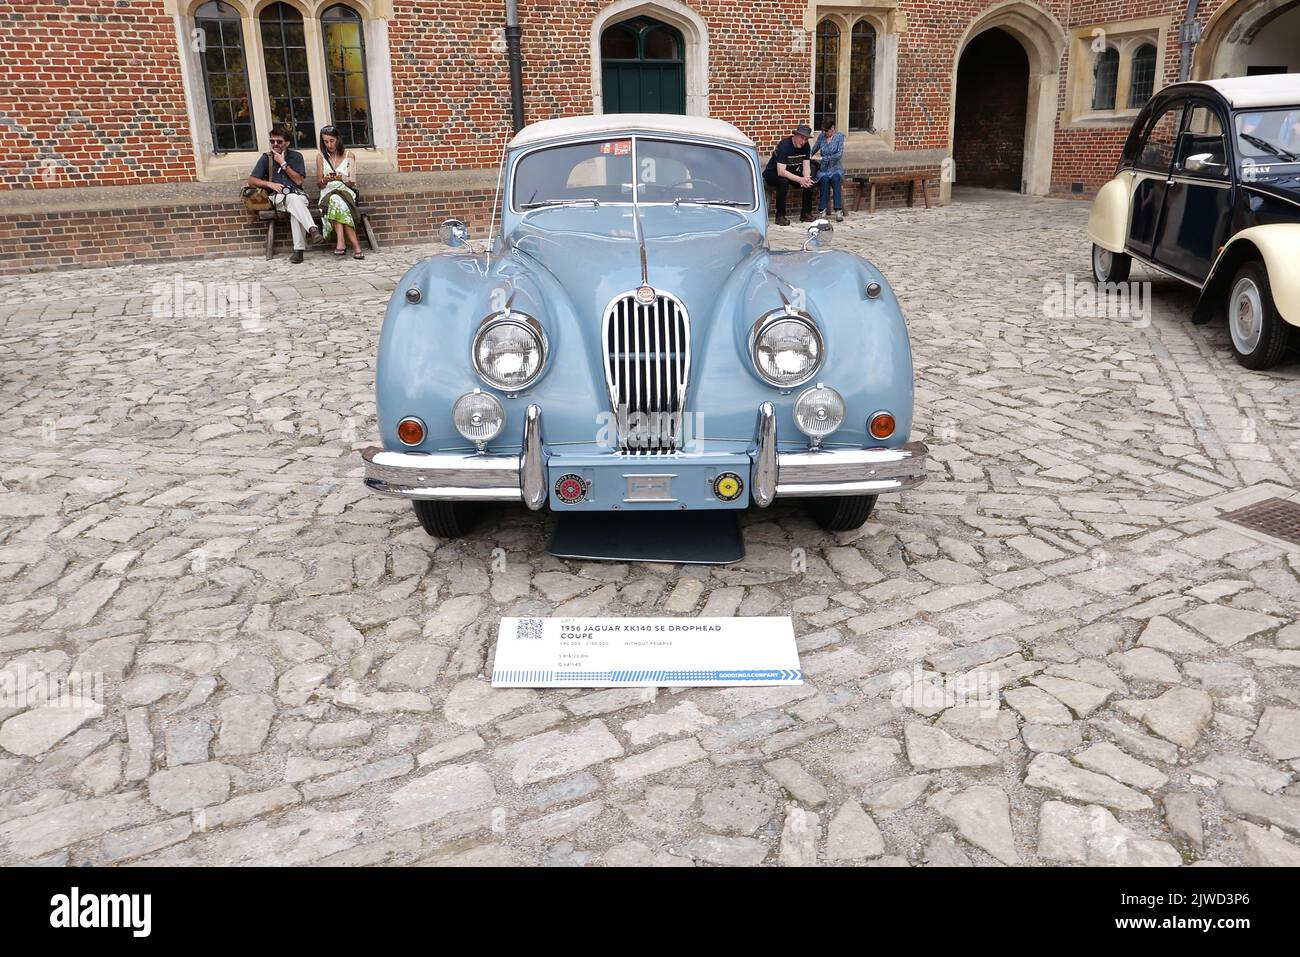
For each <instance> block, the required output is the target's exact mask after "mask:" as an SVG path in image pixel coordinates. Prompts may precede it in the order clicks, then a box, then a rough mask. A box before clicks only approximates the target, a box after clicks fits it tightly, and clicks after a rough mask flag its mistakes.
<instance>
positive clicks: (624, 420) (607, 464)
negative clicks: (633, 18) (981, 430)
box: [362, 114, 926, 537]
mask: <svg viewBox="0 0 1300 957" xmlns="http://www.w3.org/2000/svg"><path fill="white" fill-rule="evenodd" d="M503 176H504V191H503V201H502V204H501V225H500V230H499V232H498V234H497V236H496V237H495V239H494V240H493V241H492V243H491V247H490V248H488V249H484V250H476V249H474V248H473V247H472V245H471V244H470V243H469V242H468V239H467V237H466V230H465V229H464V227H463V224H461V223H458V222H450V223H449V224H447V225H446V226H445V234H446V235H447V237H448V240H449V241H450V242H451V243H452V245H453V246H456V247H458V248H457V249H456V250H455V251H453V252H451V253H448V254H444V255H438V256H433V257H430V258H428V259H425V260H424V261H422V262H420V263H418V264H417V265H416V266H414V267H413V268H412V269H411V270H410V271H409V272H408V273H407V274H406V275H405V276H404V277H403V278H402V280H401V282H400V283H399V284H398V286H397V289H396V291H395V292H394V294H393V297H392V301H391V302H390V303H389V306H388V311H387V315H386V317H385V320H384V326H383V332H382V336H381V339H380V346H379V360H378V368H377V399H378V418H379V426H380V430H381V438H382V443H383V444H382V447H374V448H367V449H365V450H364V451H363V453H362V455H363V458H364V461H365V481H366V484H367V485H368V486H369V487H370V488H371V489H373V490H374V491H376V492H380V493H384V494H387V495H395V496H400V497H403V498H408V499H410V500H411V502H412V504H413V505H414V508H415V512H416V514H417V515H418V516H419V519H420V522H421V523H422V524H423V526H424V528H425V529H426V530H427V531H428V532H429V533H430V534H432V535H435V536H438V537H454V536H459V535H463V534H465V533H466V532H467V531H468V530H469V528H470V527H471V525H472V522H473V518H474V515H475V513H476V511H477V509H478V508H480V507H481V506H483V505H484V504H485V503H494V502H496V503H522V504H523V505H525V506H527V507H528V508H530V509H544V508H549V509H551V510H552V511H555V512H559V513H565V512H572V513H578V512H604V513H608V512H663V511H674V512H680V511H683V510H685V511H688V512H689V511H692V510H694V511H701V510H703V511H716V510H743V509H746V508H750V507H757V508H764V507H766V506H768V505H770V504H771V503H772V502H774V501H776V500H778V499H799V500H801V501H803V502H805V503H806V504H807V505H808V506H809V508H810V510H811V512H812V514H813V515H814V516H815V517H816V518H817V520H818V521H819V522H820V523H821V524H822V525H823V526H824V527H826V528H827V529H833V530H843V529H850V528H856V527H857V526H859V525H861V524H862V523H863V522H864V521H865V520H866V518H867V516H868V515H869V514H870V513H871V510H872V507H873V505H874V503H875V501H876V496H877V495H879V494H881V493H890V492H898V491H901V490H903V489H907V488H911V487H913V486H915V485H917V484H918V483H920V482H921V481H923V480H924V478H925V470H926V448H925V446H924V445H923V444H921V443H919V442H909V441H908V433H909V430H910V429H911V425H912V358H911V351H910V347H909V344H908V338H907V328H906V325H905V323H904V321H903V317H902V314H901V312H900V310H899V307H898V303H897V301H896V299H895V298H894V295H893V292H892V291H891V289H890V287H889V284H888V283H887V282H886V281H885V279H884V277H883V276H882V275H881V274H880V272H879V271H878V270H877V269H876V268H875V267H874V266H873V265H872V264H871V263H869V262H867V261H866V260H864V259H862V258H860V257H858V256H855V255H852V254H850V253H848V252H844V251H841V250H834V249H829V248H827V245H828V243H826V242H825V240H826V239H827V238H828V233H829V224H827V223H824V222H823V223H817V224H814V226H813V227H811V228H810V230H809V233H810V236H809V240H808V242H807V243H805V244H804V248H803V249H802V250H795V251H789V252H777V251H773V250H771V249H769V248H768V245H767V235H766V231H767V208H766V200H765V196H764V191H763V189H762V185H761V183H762V181H761V179H760V177H759V163H758V155H757V153H756V151H755V148H754V145H753V143H752V142H751V141H750V140H749V139H748V138H747V137H745V136H744V135H743V134H741V133H740V132H739V131H738V130H736V129H735V128H734V127H733V126H731V125H729V124H727V123H723V122H720V121H717V120H708V119H700V118H694V117H678V116H666V115H639V114H635V115H634V114H626V115H605V116H595V117H580V118H573V119H561V120H547V121H544V122H540V123H536V124H534V125H532V126H529V127H527V128H526V129H524V130H523V131H522V132H520V133H519V134H517V135H516V136H515V137H514V139H513V140H512V141H511V143H510V144H509V148H508V153H507V158H506V162H505V167H504V172H503Z"/></svg>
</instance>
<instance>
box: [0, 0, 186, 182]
mask: <svg viewBox="0 0 1300 957" xmlns="http://www.w3.org/2000/svg"><path fill="white" fill-rule="evenodd" d="M0 70H3V81H0V117H3V118H4V120H5V121H0V189H20V188H21V189H26V188H40V187H59V186H65V187H66V186H82V185H99V184H114V185H120V184H126V183H166V182H176V181H180V180H188V179H192V178H193V175H194V157H193V146H192V145H191V141H190V129H189V120H188V118H187V115H186V111H185V94H184V87H183V83H182V79H181V67H180V61H179V53H178V51H177V49H176V30H175V27H174V25H173V21H172V20H171V18H170V17H167V16H165V15H164V14H163V7H162V0H130V3H123V2H114V0H0Z"/></svg>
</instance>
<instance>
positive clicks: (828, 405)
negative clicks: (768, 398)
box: [794, 382, 844, 440]
mask: <svg viewBox="0 0 1300 957" xmlns="http://www.w3.org/2000/svg"><path fill="white" fill-rule="evenodd" d="M843 422H844V399H843V398H842V397H841V396H840V394H839V393H838V392H836V391H835V390H834V389H832V388H830V387H828V386H824V385H822V384H821V383H820V382H819V383H817V385H815V386H813V387H812V388H811V389H809V390H807V391H806V392H804V393H803V394H802V395H800V396H799V398H797V399H795V402H794V424H795V425H796V426H797V427H798V428H799V431H800V432H802V433H803V434H804V435H806V436H808V438H810V439H814V440H820V439H822V438H824V437H825V436H828V435H830V434H831V433H832V432H834V431H835V430H836V429H838V428H839V427H840V425H841V424H842V423H843Z"/></svg>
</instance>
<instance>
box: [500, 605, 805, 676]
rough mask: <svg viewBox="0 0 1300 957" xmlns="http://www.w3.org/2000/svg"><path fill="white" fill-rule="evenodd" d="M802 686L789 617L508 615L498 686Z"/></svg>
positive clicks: (503, 630) (502, 631)
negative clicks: (560, 616) (570, 616)
mask: <svg viewBox="0 0 1300 957" xmlns="http://www.w3.org/2000/svg"><path fill="white" fill-rule="evenodd" d="M798 684H803V670H802V669H801V668H800V667H799V650H798V649H797V648H796V647H795V643H794V626H793V625H792V624H791V623H790V619H789V618H776V617H773V618H502V619H501V626H500V628H499V629H498V630H497V651H496V658H495V660H494V661H493V663H492V686H493V687H494V688H609V687H624V688H626V687H634V688H635V687H659V686H672V687H715V688H716V687H734V686H741V687H757V686H761V685H798Z"/></svg>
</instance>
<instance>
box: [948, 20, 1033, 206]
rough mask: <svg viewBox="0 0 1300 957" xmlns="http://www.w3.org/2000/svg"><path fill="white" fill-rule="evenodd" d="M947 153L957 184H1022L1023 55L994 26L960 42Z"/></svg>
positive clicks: (1025, 73) (1018, 186)
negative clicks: (964, 46) (952, 120)
mask: <svg viewBox="0 0 1300 957" xmlns="http://www.w3.org/2000/svg"><path fill="white" fill-rule="evenodd" d="M956 100H957V104H956V110H955V116H954V123H953V131H952V158H953V160H954V161H955V162H956V169H957V181H958V183H960V184H961V185H962V186H982V187H986V188H991V189H1009V190H1015V191H1016V192H1020V191H1021V190H1022V188H1023V186H1024V180H1023V174H1024V160H1025V112H1026V109H1027V107H1028V101H1029V56H1028V55H1027V54H1026V53H1025V48H1024V47H1022V46H1021V45H1020V41H1019V40H1017V39H1016V38H1015V37H1013V36H1012V35H1011V34H1009V33H1007V32H1006V31H1005V30H1003V29H1001V28H999V27H993V28H992V29H991V30H985V31H984V32H983V33H981V34H980V35H979V36H977V37H975V38H974V39H972V40H971V41H970V42H969V43H967V44H966V49H965V50H963V51H962V54H961V61H960V62H959V63H958V65H957V92H956Z"/></svg>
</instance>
